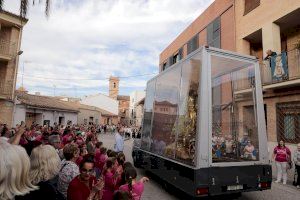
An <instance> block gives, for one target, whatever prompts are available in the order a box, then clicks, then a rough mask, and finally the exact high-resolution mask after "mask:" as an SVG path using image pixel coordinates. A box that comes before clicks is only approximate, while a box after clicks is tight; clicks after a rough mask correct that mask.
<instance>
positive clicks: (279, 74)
mask: <svg viewBox="0 0 300 200" xmlns="http://www.w3.org/2000/svg"><path fill="white" fill-rule="evenodd" d="M249 73H250V74H251V72H250V71H249V70H241V71H239V72H237V73H236V74H234V76H236V79H235V80H236V81H235V84H234V89H235V91H241V90H245V89H249V88H250V87H251V85H252V84H253V81H254V79H253V78H251V75H250V74H249ZM260 75H261V82H262V85H263V86H267V85H271V84H276V83H281V82H286V81H291V80H296V79H300V50H299V49H294V50H291V51H288V52H283V53H282V54H279V55H277V56H276V57H273V58H272V59H268V60H263V61H262V62H261V63H260ZM249 76H250V77H249Z"/></svg>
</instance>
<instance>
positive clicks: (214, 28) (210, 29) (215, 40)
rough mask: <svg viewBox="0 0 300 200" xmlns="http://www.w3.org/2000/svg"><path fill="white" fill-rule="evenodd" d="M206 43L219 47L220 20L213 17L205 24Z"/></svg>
mask: <svg viewBox="0 0 300 200" xmlns="http://www.w3.org/2000/svg"><path fill="white" fill-rule="evenodd" d="M207 45H208V46H211V47H216V48H221V20H220V17H218V18H217V19H215V20H214V21H213V22H212V23H210V24H209V25H208V26H207Z"/></svg>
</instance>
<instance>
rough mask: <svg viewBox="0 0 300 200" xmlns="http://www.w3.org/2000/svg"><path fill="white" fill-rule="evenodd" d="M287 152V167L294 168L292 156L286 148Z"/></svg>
mask: <svg viewBox="0 0 300 200" xmlns="http://www.w3.org/2000/svg"><path fill="white" fill-rule="evenodd" d="M285 152H286V160H287V169H292V165H293V162H292V160H291V156H289V155H288V153H287V151H286V150H285Z"/></svg>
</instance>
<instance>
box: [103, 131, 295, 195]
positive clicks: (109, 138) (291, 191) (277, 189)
mask: <svg viewBox="0 0 300 200" xmlns="http://www.w3.org/2000/svg"><path fill="white" fill-rule="evenodd" d="M98 139H99V140H100V141H102V142H103V144H104V146H105V147H107V148H110V149H113V145H114V135H113V134H111V133H107V134H101V135H99V137H98ZM132 144H133V139H130V140H126V141H125V145H124V146H125V147H124V153H125V156H126V160H127V161H130V162H132V157H131V151H132ZM137 171H138V176H139V177H138V178H140V177H142V176H146V175H145V171H144V170H142V169H138V170H137ZM189 199H190V198H189V197H187V196H185V195H183V194H181V193H178V192H177V191H176V190H175V189H171V190H168V192H167V191H166V190H165V189H163V187H162V186H161V184H160V183H159V180H156V179H155V180H154V179H153V177H151V176H150V181H149V182H147V183H145V190H144V193H143V196H142V200H189ZM214 199H232V197H229V196H222V197H217V198H214ZM238 199H241V200H254V199H255V200H300V190H297V189H296V188H295V187H294V186H292V185H282V184H278V183H274V182H273V183H272V189H271V190H266V191H257V192H247V193H243V194H242V196H241V197H239V198H238Z"/></svg>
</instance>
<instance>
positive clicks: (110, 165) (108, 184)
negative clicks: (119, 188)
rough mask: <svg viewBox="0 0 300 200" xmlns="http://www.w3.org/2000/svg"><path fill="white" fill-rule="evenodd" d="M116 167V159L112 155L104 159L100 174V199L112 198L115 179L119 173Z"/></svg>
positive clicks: (108, 199) (118, 176)
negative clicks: (101, 178) (101, 179)
mask: <svg viewBox="0 0 300 200" xmlns="http://www.w3.org/2000/svg"><path fill="white" fill-rule="evenodd" d="M118 167H119V166H118V161H117V159H116V158H114V157H112V158H109V159H108V160H107V161H106V164H105V166H104V168H103V172H102V176H103V179H104V188H103V196H102V200H113V195H114V191H115V189H116V185H117V181H118V179H119V178H120V175H119V174H118V171H117V169H118Z"/></svg>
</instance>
